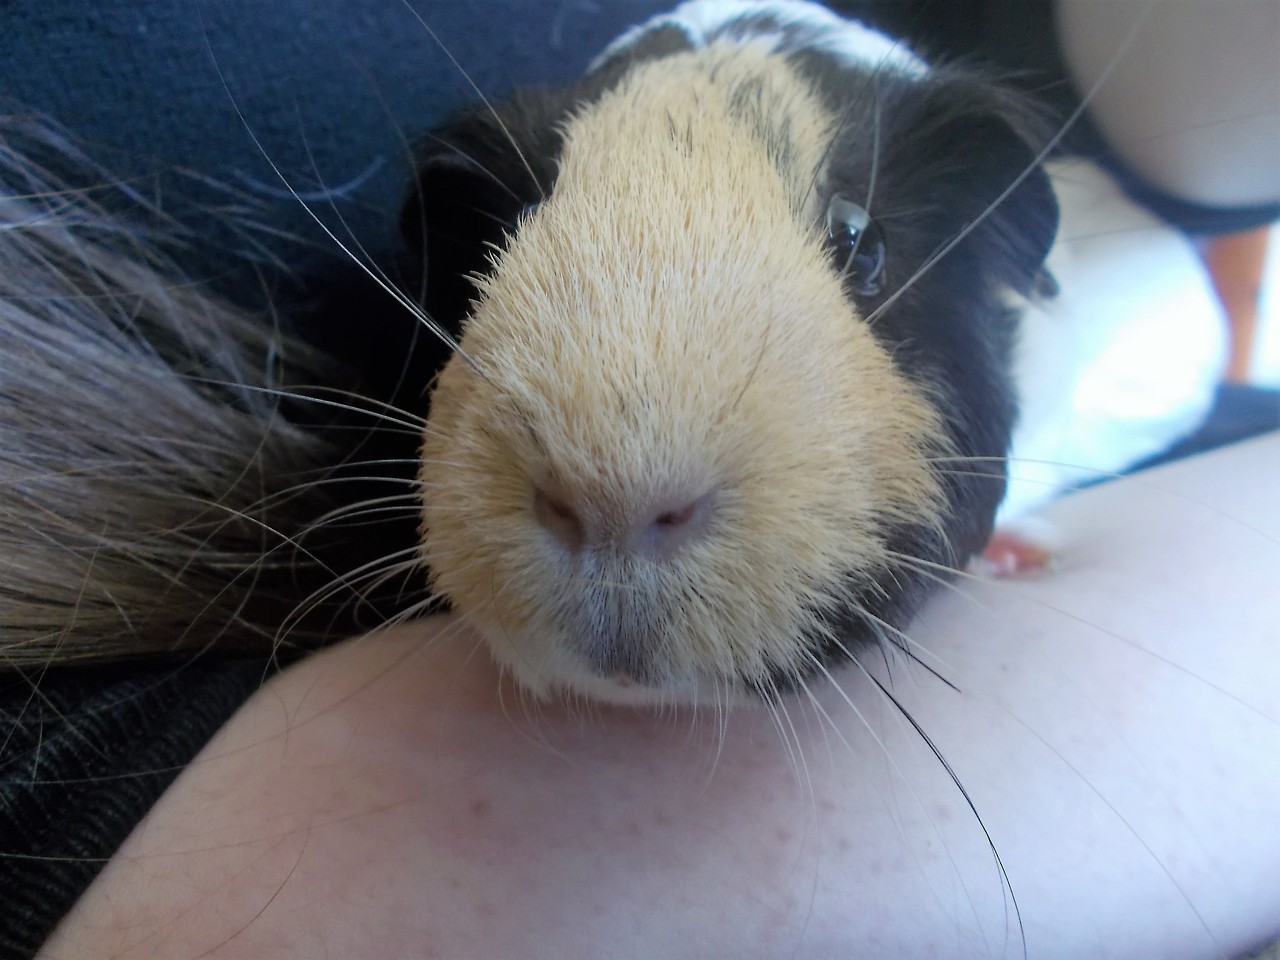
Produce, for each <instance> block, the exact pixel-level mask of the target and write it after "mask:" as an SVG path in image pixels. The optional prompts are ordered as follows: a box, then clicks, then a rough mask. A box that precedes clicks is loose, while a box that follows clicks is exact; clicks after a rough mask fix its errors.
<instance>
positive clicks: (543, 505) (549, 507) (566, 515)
mask: <svg viewBox="0 0 1280 960" xmlns="http://www.w3.org/2000/svg"><path fill="white" fill-rule="evenodd" d="M533 515H534V517H535V518H536V519H537V521H538V523H539V524H541V525H542V528H543V529H544V530H546V531H547V532H548V533H549V534H551V535H552V536H553V537H555V538H556V539H557V540H559V541H560V545H561V546H563V547H564V548H565V549H567V550H568V551H569V552H570V553H577V552H578V551H579V550H581V549H582V547H583V546H584V545H585V543H586V541H587V529H586V527H585V525H584V524H583V522H582V518H581V517H579V516H578V512H577V511H576V510H574V508H573V505H572V504H571V503H570V502H569V499H568V498H567V497H562V496H556V495H554V494H550V493H547V492H546V491H545V490H541V489H539V490H537V491H535V493H534V495H533Z"/></svg>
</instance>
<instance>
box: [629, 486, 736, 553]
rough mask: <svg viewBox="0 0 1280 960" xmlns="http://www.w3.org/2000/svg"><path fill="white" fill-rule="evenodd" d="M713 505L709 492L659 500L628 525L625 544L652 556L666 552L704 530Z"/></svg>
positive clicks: (688, 541)
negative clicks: (689, 498) (687, 497)
mask: <svg viewBox="0 0 1280 960" xmlns="http://www.w3.org/2000/svg"><path fill="white" fill-rule="evenodd" d="M713 508H714V504H713V497H712V494H710V493H705V494H703V495H702V496H700V497H696V498H694V499H692V500H688V499H684V498H674V499H673V500H669V501H664V502H662V503H659V504H658V505H657V506H656V507H654V508H653V509H650V510H649V511H647V512H645V513H643V514H641V516H640V518H639V519H638V521H637V522H636V523H634V524H632V525H631V529H630V530H629V531H628V535H627V539H626V546H627V548H628V549H630V550H631V551H633V552H635V553H638V554H641V555H643V556H647V557H651V558H653V559H661V558H662V557H666V556H669V555H671V554H672V553H675V552H676V551H677V550H679V549H680V548H681V547H683V546H685V545H686V544H688V543H690V542H691V541H693V540H696V539H697V538H698V537H700V536H701V535H702V534H703V533H704V532H705V531H706V529H707V525H708V524H709V523H710V522H711V514H712V512H713Z"/></svg>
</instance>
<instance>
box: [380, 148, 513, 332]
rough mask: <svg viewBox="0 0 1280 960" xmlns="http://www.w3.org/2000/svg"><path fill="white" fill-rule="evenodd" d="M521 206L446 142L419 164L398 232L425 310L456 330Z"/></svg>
mask: <svg viewBox="0 0 1280 960" xmlns="http://www.w3.org/2000/svg"><path fill="white" fill-rule="evenodd" d="M524 206H525V203H524V202H523V201H522V199H521V197H520V196H519V195H516V194H515V193H514V192H513V191H512V189H511V188H510V187H508V186H507V185H505V184H503V183H502V182H501V181H499V180H498V179H497V177H496V176H495V175H494V174H492V173H490V172H489V171H488V169H487V168H485V167H483V166H481V165H480V163H478V162H477V161H475V160H472V159H471V158H470V157H468V156H466V155H465V154H463V153H461V152H459V150H458V149H456V148H454V147H452V146H451V145H449V144H448V143H447V142H443V141H439V142H437V143H435V144H434V147H433V149H432V151H431V152H429V153H427V154H426V155H425V156H424V157H423V158H422V160H421V162H420V164H419V167H418V173H417V178H416V182H415V185H414V189H413V191H412V192H411V194H410V196H409V198H408V200H407V201H406V202H405V205H404V207H403V209H402V210H401V213H400V230H401V234H402V236H403V237H404V240H405V243H406V245H407V247H408V249H409V253H410V256H411V257H412V258H413V262H414V263H415V264H417V268H416V269H417V272H419V273H420V275H421V277H422V279H423V283H422V294H423V297H424V300H425V302H424V304H423V305H424V307H425V308H426V310H427V312H428V313H429V314H430V315H431V316H432V317H433V318H435V319H436V320H438V321H439V322H440V323H443V324H445V325H446V326H447V327H449V328H450V329H454V330H456V329H457V328H458V326H459V324H460V323H461V320H462V317H463V316H464V315H465V314H466V312H467V311H468V308H469V304H470V302H471V300H472V299H473V298H474V297H475V296H476V292H477V291H476V287H475V283H474V282H473V281H472V280H471V279H470V276H469V275H470V274H473V273H481V272H484V270H485V267H486V264H487V256H488V253H489V251H490V248H491V245H499V244H501V243H502V239H503V233H504V231H508V230H514V229H515V224H516V220H517V218H518V217H519V214H520V211H521V210H522V209H523V208H524Z"/></svg>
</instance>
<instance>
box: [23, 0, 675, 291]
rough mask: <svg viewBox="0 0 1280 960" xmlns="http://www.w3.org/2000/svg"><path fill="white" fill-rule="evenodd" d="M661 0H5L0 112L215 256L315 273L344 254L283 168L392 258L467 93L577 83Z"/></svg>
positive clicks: (196, 264) (246, 284)
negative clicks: (416, 176) (141, 200)
mask: <svg viewBox="0 0 1280 960" xmlns="http://www.w3.org/2000/svg"><path fill="white" fill-rule="evenodd" d="M669 5H670V4H669V3H667V2H665V0H609V2H589V0H425V2H424V0H414V2H413V3H412V4H408V3H402V2H400V0H363V2H359V3H355V2H351V0H270V2H262V0H216V2H214V0H94V2H92V3H88V2H76V0H64V2H56V0H0V109H14V108H26V109H35V110H39V111H42V112H44V113H47V114H49V115H50V116H52V118H53V119H54V120H56V121H57V122H59V123H61V124H62V125H64V126H66V127H67V128H68V129H69V130H70V131H71V133H72V134H73V135H75V136H77V137H79V138H81V139H82V140H83V141H84V143H85V147H86V149H87V151H88V152H89V153H90V154H91V155H92V156H94V157H95V158H96V159H98V160H99V161H101V162H102V163H104V164H105V165H106V167H107V168H108V169H110V170H111V171H112V172H113V173H115V174H118V175H120V176H122V177H127V178H130V179H131V180H134V181H135V182H137V183H138V184H139V185H140V186H142V187H143V188H144V189H147V190H148V191H151V190H156V191H158V192H159V195H160V197H161V198H162V200H165V198H168V199H167V202H168V203H169V204H170V205H173V206H175V209H177V210H178V211H179V212H180V213H181V215H182V216H183V217H185V218H187V219H188V220H189V221H191V222H193V223H195V222H198V223H199V230H200V233H201V235H202V236H204V237H206V238H207V243H208V244H209V245H213V246H225V247H227V248H234V249H235V250H236V251H237V252H239V253H256V255H257V256H258V257H259V258H260V259H264V260H266V259H269V258H270V257H271V256H277V257H282V258H283V259H284V260H285V261H286V262H287V263H288V264H289V265H290V266H291V267H292V268H294V269H295V270H300V271H301V272H303V273H306V272H309V271H310V270H311V268H313V267H316V266H319V265H323V264H324V263H325V262H326V261H329V260H332V259H333V258H335V257H338V256H340V254H339V253H338V252H337V250H336V245H335V244H334V243H333V242H332V241H331V240H329V239H328V238H327V237H326V236H325V235H324V233H323V232H322V231H321V230H320V229H319V228H317V226H316V225H315V223H314V222H313V221H312V220H311V218H310V217H309V215H308V214H307V213H306V211H305V210H304V209H303V208H302V206H301V205H300V204H299V203H298V202H297V201H296V200H295V199H294V198H293V197H292V196H291V195H290V194H289V192H288V189H289V188H288V187H286V185H285V183H284V182H283V181H282V179H281V177H280V176H278V175H277V173H276V172H275V170H273V168H272V164H275V165H276V166H277V167H278V168H279V170H280V172H281V173H282V174H283V177H284V179H285V180H287V181H288V183H289V184H290V185H291V186H292V187H293V188H294V189H296V190H297V191H298V192H299V193H300V194H302V195H303V196H304V197H305V198H306V199H307V200H308V202H309V203H310V204H311V205H312V206H313V207H314V208H315V210H316V212H317V213H318V214H320V215H321V216H322V217H323V218H324V219H325V220H326V222H327V223H328V224H329V225H330V226H331V228H332V229H333V230H334V232H335V233H337V234H339V235H340V236H341V237H342V238H343V240H344V241H345V242H348V243H354V244H361V245H366V246H371V247H374V248H378V247H381V246H383V245H385V243H386V242H387V241H388V240H389V239H390V235H391V231H393V230H394V227H395V215H394V213H395V211H396V209H397V207H398V206H399V204H400V202H401V199H402V196H403V194H404V192H405V190H406V188H407V186H408V185H409V183H410V182H411V177H410V174H411V164H410V159H409V150H408V146H407V145H408V143H409V141H411V140H412V139H413V138H414V137H417V136H419V135H421V134H422V133H423V132H424V131H425V130H427V129H428V128H429V127H430V126H432V125H433V124H434V123H436V122H438V121H439V120H440V119H441V118H442V117H443V116H444V115H445V114H446V113H447V112H448V111H449V110H451V109H453V108H455V107H457V106H459V105H460V104H462V103H463V102H469V101H474V100H475V99H476V93H475V91H474V90H473V89H472V87H471V84H472V83H473V82H474V84H475V85H476V87H478V88H479V89H480V90H481V91H483V93H484V94H485V95H487V96H498V95H501V94H503V93H505V92H506V91H508V90H510V89H511V87H512V86H513V85H514V84H516V83H517V82H519V83H522V84H530V83H532V84H538V83H553V82H555V81H561V80H565V79H567V78H569V77H573V76H576V75H578V74H580V73H581V72H582V71H583V70H584V69H585V67H586V64H587V63H588V61H589V60H590V58H591V57H592V56H593V55H594V53H595V52H597V51H598V50H599V49H600V48H601V47H603V46H604V45H605V44H606V43H607V42H608V41H609V40H610V39H611V38H612V37H613V36H615V35H616V34H617V33H619V32H620V31H621V30H622V29H623V28H624V26H625V25H627V24H630V23H634V22H636V21H637V20H640V19H643V18H645V17H646V16H648V15H650V14H652V13H654V12H655V11H657V10H659V9H663V8H665V7H667V6H669ZM419 15H420V16H421V21H419V19H418V16H419ZM433 32H434V37H433V35H432V33H433ZM451 57H452V58H453V59H451ZM453 60H456V61H457V64H456V65H455V63H454V62H453ZM5 101H7V103H8V105H7V106H4V105H3V104H4V102H5ZM255 139H256V141H257V143H255ZM259 145H260V146H261V149H259ZM174 168H182V169H185V170H188V171H191V172H192V173H193V174H194V176H185V175H182V174H175V173H174ZM217 184H222V185H225V186H219V185H217ZM201 208H212V209H213V210H214V211H216V212H221V213H230V214H235V213H237V212H238V211H246V210H247V211H248V213H249V216H250V218H251V219H252V220H254V221H256V222H258V223H260V224H263V225H265V227H266V228H265V229H262V230H251V231H249V236H251V237H252V241H250V239H249V237H248V236H246V235H245V234H244V233H242V232H239V231H237V230H233V229H226V230H214V229H212V228H211V226H210V222H209V218H208V216H207V215H206V213H205V211H204V210H203V209H201ZM277 232H284V233H289V234H294V235H296V236H297V237H298V239H299V242H296V243H289V242H286V241H284V240H283V239H281V238H280V237H279V236H277V235H276V234H277ZM259 244H260V245H261V246H260V247H259V246H258V245H259ZM211 252H213V253H215V254H216V255H215V256H212V257H206V258H203V259H202V257H201V253H202V251H200V250H196V251H192V253H191V256H190V260H189V263H188V264H187V265H188V266H189V267H190V268H192V269H193V270H195V271H197V272H200V271H202V270H214V271H222V270H225V269H226V262H227V259H228V258H227V256H226V251H225V250H216V251H211ZM252 283H253V280H252V278H251V277H248V276H246V275H245V274H243V273H234V274H233V276H232V277H231V278H230V279H228V280H227V285H228V286H232V287H236V286H237V285H241V286H240V287H239V289H232V290H230V291H229V292H231V293H233V294H239V295H240V298H241V299H245V300H252V299H253V298H255V297H256V296H258V295H259V294H258V292H257V291H255V290H254V289H252V286H251V285H252Z"/></svg>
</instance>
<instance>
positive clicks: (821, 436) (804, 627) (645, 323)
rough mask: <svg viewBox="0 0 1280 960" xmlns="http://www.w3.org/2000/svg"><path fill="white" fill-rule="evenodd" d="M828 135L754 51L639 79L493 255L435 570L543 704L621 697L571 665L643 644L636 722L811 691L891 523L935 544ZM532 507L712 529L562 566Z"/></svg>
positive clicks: (443, 413) (427, 523) (614, 687)
mask: <svg viewBox="0 0 1280 960" xmlns="http://www.w3.org/2000/svg"><path fill="white" fill-rule="evenodd" d="M757 91H758V95H757ZM744 94H745V95H744ZM834 123H835V120H834V118H833V117H832V116H831V115H830V114H829V113H828V112H827V111H826V110H825V108H824V107H823V106H822V105H821V104H820V102H819V101H818V99H817V97H815V96H814V95H813V93H812V92H811V91H810V90H809V89H808V87H807V86H806V85H805V84H804V83H803V82H802V81H801V80H800V79H799V78H798V77H796V76H795V75H794V73H793V72H792V71H791V70H790V69H789V68H788V67H787V65H786V64H785V63H784V62H783V61H782V59H781V58H780V57H776V56H770V55H769V54H768V52H767V51H766V50H764V49H763V48H760V47H752V46H750V45H748V46H745V47H743V46H736V45H735V46H729V45H722V44H716V45H713V46H712V47H710V48H708V49H706V50H701V51H698V52H696V53H690V54H685V55H680V56H677V57H672V58H668V59H664V60H661V61H659V62H655V63H651V64H648V65H643V66H640V67H638V68H637V69H635V70H634V71H633V72H632V73H631V74H630V75H629V76H628V77H627V78H626V79H625V80H624V81H623V82H622V83H621V84H620V85H619V86H618V87H617V88H615V89H614V90H612V91H611V92H610V93H608V94H607V95H605V96H604V97H603V98H602V99H600V100H599V101H598V102H596V103H594V104H592V105H590V106H588V107H585V108H583V109H582V110H581V112H580V113H579V114H578V115H577V116H574V117H573V118H571V119H570V120H569V121H568V123H567V124H566V127H565V148H564V151H563V156H562V162H561V167H560V172H559V177H558V180H557V182H556V186H555V190H554V193H553V194H552V195H551V196H549V197H548V198H547V200H546V202H544V203H543V204H542V205H541V206H540V207H539V208H538V209H537V211H536V212H535V213H534V214H532V215H531V216H529V217H527V218H526V219H525V221H524V222H523V223H521V224H520V226H519V229H518V231H517V233H516V234H515V236H514V237H513V238H512V239H511V241H510V243H509V245H508V247H507V249H506V250H505V252H502V253H501V254H499V255H496V264H495V269H494V271H493V274H492V277H491V278H490V279H488V280H486V281H485V282H484V284H483V293H482V297H481V300H480V302H479V303H478V304H477V305H476V307H475V309H474V313H473V316H472V317H471V319H470V321H469V323H468V324H467V326H466V328H465V330H464V335H463V339H462V346H463V349H464V350H465V351H466V353H467V355H468V356H469V357H471V358H473V359H474V363H475V367H474V368H473V366H472V365H470V364H469V363H468V362H467V361H466V360H465V359H463V358H461V357H455V358H454V359H453V360H452V362H451V363H450V364H449V366H448V367H447V369H446V370H445V371H444V373H443V374H442V376H441V377H440V381H439V385H438V387H437V389H436V392H435V395H434V399H433V410H432V415H431V421H430V426H429V428H428V431H427V439H426V443H425V447H424V461H425V462H424V467H423V473H422V479H423V482H424V491H423V493H424V498H425V502H426V508H425V516H424V540H425V546H424V557H425V560H426V562H427V563H428V564H429V566H430V568H431V569H432V570H433V571H434V574H435V578H436V579H435V585H436V587H437V588H438V589H439V590H440V591H441V592H442V593H444V594H447V595H448V596H449V597H450V598H452V600H453V601H454V603H455V604H456V605H457V607H458V608H459V609H460V610H461V611H462V613H463V614H464V615H465V616H466V617H467V618H468V619H469V620H471V621H472V622H473V623H474V624H476V625H477V626H478V627H479V628H480V630H481V631H482V633H483V634H484V635H485V637H486V638H487V639H488V641H489V643H490V644H491V646H492V648H493V651H494V654H495V656H496V657H497V659H498V660H499V661H500V662H502V663H503V664H504V665H506V666H507V667H509V668H510V669H511V670H512V671H513V672H514V673H515V674H516V676H517V677H518V678H519V679H520V680H521V681H522V682H523V683H524V684H525V685H526V686H528V687H529V688H531V689H533V690H534V691H537V692H540V693H542V692H546V691H548V690H549V689H552V688H570V689H573V690H577V691H579V692H582V693H585V694H589V695H591V696H595V697H601V696H603V697H609V698H615V699H620V698H623V697H630V698H635V696H636V694H635V692H634V691H630V692H629V693H628V692H624V691H622V689H621V685H619V684H615V683H613V682H612V681H611V680H610V679H609V678H601V677H598V676H595V675H594V674H593V673H592V672H591V670H590V669H589V668H588V666H587V664H586V662H585V661H584V660H583V658H582V657H581V655H580V654H579V653H578V652H577V651H578V650H580V649H581V644H583V643H584V642H587V641H588V639H589V637H588V636H584V634H589V633H590V631H591V630H597V631H602V632H603V635H608V632H609V631H612V630H618V629H621V630H624V631H626V632H628V633H629V634H633V635H643V636H645V637H647V638H648V640H647V643H649V644H650V647H649V649H651V650H652V651H653V655H654V658H655V660H656V663H657V666H658V673H659V678H660V679H659V683H660V689H653V690H645V691H642V692H641V693H640V694H639V697H640V698H641V699H688V698H689V697H691V696H692V697H698V696H703V695H706V694H707V693H708V692H709V691H712V690H715V691H717V692H718V693H726V692H731V691H735V690H737V691H740V690H742V689H744V681H746V682H748V683H749V682H750V681H751V680H753V679H755V680H764V679H765V678H767V677H768V675H769V674H770V673H771V672H773V671H776V670H777V669H778V668H783V669H795V668H800V667H802V666H803V665H804V664H805V661H806V659H807V657H808V652H807V649H806V646H805V643H804V642H802V640H801V638H802V637H804V636H806V635H810V636H811V635H812V634H813V632H814V631H815V630H818V629H820V628H819V627H818V626H817V624H818V620H817V614H818V612H820V611H821V610H823V609H824V608H827V607H829V606H830V605H831V604H832V603H833V601H834V600H835V599H836V598H837V597H839V596H840V595H841V594H842V593H843V592H845V591H847V589H848V587H849V584H850V583H853V584H854V585H857V584H858V583H859V582H862V581H863V580H864V578H867V577H870V576H873V575H874V574H876V573H877V572H881V571H883V570H884V569H885V568H886V567H887V566H888V565H890V563H891V561H890V559H889V558H888V557H887V556H886V553H885V550H884V547H883V543H882V539H881V533H882V531H883V529H884V525H885V523H886V522H887V521H889V520H892V519H894V518H903V517H906V518H911V519H918V520H921V521H924V522H930V521H931V520H932V518H933V511H934V510H935V504H936V503H937V499H938V498H937V492H938V491H937V480H936V478H935V476H934V474H933V472H932V471H931V469H930V468H929V466H928V464H927V463H926V462H925V460H924V456H923V452H922V451H924V450H926V449H936V448H937V447H938V445H939V444H940V442H941V441H940V439H939V437H940V428H939V426H938V423H937V417H936V415H935V413H934V411H933V410H932V408H931V407H930V406H929V405H928V404H927V403H926V402H925V400H924V399H922V398H921V397H920V396H918V395H917V394H916V393H914V392H913V390H912V389H911V387H910V386H909V385H908V384H907V383H906V382H905V381H904V379H903V378H902V377H901V376H899V375H898V374H897V373H896V372H895V370H894V367H893V365H892V363H891V361H890V359H889V357H888V355H887V353H886V352H885V350H884V349H883V348H882V347H881V346H880V345H879V344H878V342H877V341H876V340H875V339H874V338H873V336H872V335H871V333H870V332H869V330H868V329H867V328H866V326H865V325H864V324H863V323H862V322H861V320H860V318H859V317H858V315H857V313H856V312H855V309H854V308H853V306H852V305H851V304H850V303H849V301H848V299H847V298H846V297H845V295H844V293H843V292H842V290H841V284H840V280H839V278H838V276H837V274H836V272H835V270H834V268H833V267H832V265H831V263H830V260H829V257H828V255H827V254H826V252H825V250H824V248H823V245H822V238H821V235H820V233H819V230H818V226H817V225H818V224H819V223H820V221H821V214H822V210H821V209H820V207H821V204H822V202H823V201H822V199H821V197H820V196H819V193H818V191H817V190H816V189H815V186H816V184H815V181H816V180H817V179H818V178H816V177H815V171H816V170H818V169H819V168H820V166H821V164H822V162H823V152H824V150H825V148H826V146H827V143H828V141H829V139H830V137H831V134H832V130H833V127H834ZM539 487H542V488H544V489H545V488H554V489H556V490H559V491H562V492H563V493H564V495H565V496H567V497H569V498H570V499H571V500H572V501H573V502H574V503H575V504H577V505H578V506H579V507H580V509H582V510H583V511H584V512H587V513H589V515H590V518H591V520H592V522H595V523H600V524H603V525H606V526H607V525H608V524H609V523H611V522H613V520H615V519H616V518H618V517H621V516H624V515H626V514H627V512H628V511H630V510H632V509H634V508H635V506H636V505H637V504H644V503H651V502H653V501H654V500H655V498H662V497H670V496H672V495H673V494H676V495H678V496H679V497H688V498H692V497H696V496H700V495H702V494H705V493H708V492H710V493H712V496H713V500H714V513H713V516H712V519H711V523H710V526H709V527H708V529H707V531H706V533H705V535H704V536H702V537H701V538H699V539H698V540H696V541H695V542H693V543H691V544H689V545H688V546H686V547H685V548H684V549H682V550H680V551H678V552H677V553H676V554H675V555H674V556H672V557H670V558H668V559H666V560H662V561H653V560H642V559H638V558H635V557H630V556H625V555H620V554H615V553H610V552H609V551H591V552H588V553H587V554H585V555H582V556H573V555H571V554H570V553H569V552H568V551H566V550H564V548H563V547H561V546H560V545H559V544H558V543H557V542H556V541H555V540H554V539H553V538H552V537H551V536H549V535H548V534H547V533H546V532H545V531H544V530H543V528H542V527H540V526H539V525H538V524H537V522H536V521H535V518H534V514H533V498H534V494H535V490H536V489H537V488H539ZM850 578H852V579H850Z"/></svg>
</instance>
